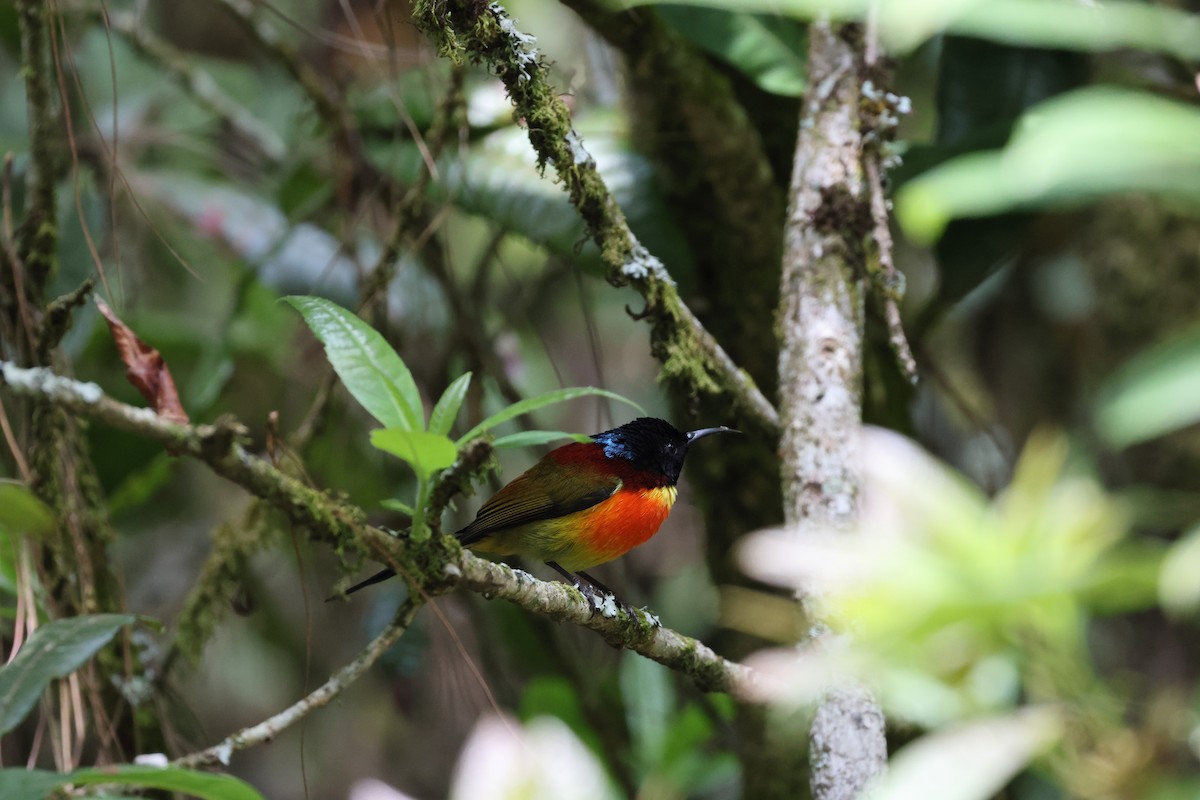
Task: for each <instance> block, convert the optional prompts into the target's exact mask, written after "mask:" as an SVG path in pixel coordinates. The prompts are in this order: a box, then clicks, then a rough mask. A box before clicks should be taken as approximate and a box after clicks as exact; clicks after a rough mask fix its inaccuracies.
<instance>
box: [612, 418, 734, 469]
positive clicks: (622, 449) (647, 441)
mask: <svg viewBox="0 0 1200 800" xmlns="http://www.w3.org/2000/svg"><path fill="white" fill-rule="evenodd" d="M713 433H737V431H735V430H733V429H732V428H702V429H701V430H698V431H688V432H687V433H684V432H683V431H681V430H678V429H677V428H676V427H675V426H674V425H672V424H671V423H669V422H667V421H666V420H661V419H655V418H654V417H639V418H638V419H635V420H634V421H633V422H626V423H625V424H624V425H622V426H621V427H619V428H613V429H612V430H611V431H605V432H604V433H597V434H596V435H595V436H593V437H592V439H593V441H595V442H596V443H597V444H599V445H601V446H603V447H604V455H606V456H608V457H609V458H624V459H627V460H629V461H632V462H633V465H634V466H635V467H637V468H638V469H641V470H647V471H650V472H654V473H658V474H661V475H663V476H664V477H666V479H667V484H668V485H671V486H673V485H675V482H676V481H678V480H679V472H680V470H682V469H683V459H684V457H685V456H686V455H687V451H688V448H689V447H691V445H692V443H693V442H695V441H696V440H697V439H702V438H704V437H705V436H708V435H710V434H713Z"/></svg>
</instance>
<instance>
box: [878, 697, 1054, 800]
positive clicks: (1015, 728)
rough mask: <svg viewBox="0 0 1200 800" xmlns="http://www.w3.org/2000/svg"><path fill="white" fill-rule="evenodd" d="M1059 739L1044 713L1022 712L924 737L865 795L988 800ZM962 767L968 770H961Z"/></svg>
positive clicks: (886, 799) (881, 799)
mask: <svg viewBox="0 0 1200 800" xmlns="http://www.w3.org/2000/svg"><path fill="white" fill-rule="evenodd" d="M1061 735H1062V721H1061V719H1060V718H1059V715H1058V713H1057V712H1055V711H1053V710H1050V709H1048V708H1027V709H1024V710H1022V711H1018V712H1016V713H1014V714H1009V715H1007V716H1003V717H995V718H992V719H984V720H980V721H978V722H971V723H968V724H966V725H962V726H959V727H957V728H950V729H947V730H943V731H940V732H938V733H932V734H928V735H926V736H923V737H921V738H920V739H918V740H916V741H915V742H913V743H912V744H909V745H907V746H905V747H904V748H902V749H901V750H900V751H899V752H898V753H897V754H896V756H895V757H894V758H893V759H892V761H891V764H889V766H888V771H887V773H885V774H884V775H883V777H882V779H881V780H880V781H879V782H878V783H877V784H876V785H875V787H874V790H873V791H868V796H869V797H870V798H871V800H988V798H991V797H994V796H995V794H996V792H998V791H1000V789H1001V788H1003V787H1004V784H1006V783H1008V782H1009V781H1010V780H1012V777H1013V776H1014V775H1016V774H1017V772H1019V771H1020V770H1021V769H1022V768H1023V767H1024V766H1025V765H1026V764H1028V763H1029V761H1030V760H1031V759H1032V758H1034V757H1035V756H1037V755H1038V754H1039V753H1041V752H1042V751H1043V750H1045V749H1047V748H1048V747H1049V746H1050V745H1051V744H1053V743H1054V742H1055V741H1057V740H1058V738H1059V737H1060V736H1061ZM968 764H969V765H970V769H964V768H963V766H964V765H968ZM934 776H936V777H934Z"/></svg>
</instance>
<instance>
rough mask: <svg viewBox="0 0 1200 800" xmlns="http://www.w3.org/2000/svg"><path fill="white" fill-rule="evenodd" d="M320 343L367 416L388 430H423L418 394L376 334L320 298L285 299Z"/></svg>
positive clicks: (399, 362)
mask: <svg viewBox="0 0 1200 800" xmlns="http://www.w3.org/2000/svg"><path fill="white" fill-rule="evenodd" d="M284 299H285V300H287V301H288V302H289V303H291V304H292V306H293V307H294V308H295V309H296V310H297V311H299V312H300V314H301V315H302V316H303V317H304V321H305V322H306V323H308V327H309V328H311V329H312V332H313V334H314V335H315V336H316V337H317V339H319V340H320V341H321V343H322V344H323V345H325V354H326V355H327V356H328V357H329V363H330V364H331V365H333V369H334V371H336V372H337V374H338V377H339V378H341V379H342V383H344V384H346V389H348V390H349V391H350V394H352V395H353V396H354V399H355V400H357V401H358V402H359V403H360V404H361V405H362V407H363V408H365V409H366V410H367V411H368V412H369V413H370V414H371V416H373V417H375V419H377V420H379V421H380V422H381V423H383V425H385V426H386V427H388V428H404V429H407V430H424V428H425V408H424V406H422V405H421V393H420V392H419V391H418V390H417V384H416V382H415V381H413V377H412V373H410V372H409V371H408V367H407V366H405V364H404V361H402V360H401V358H400V356H399V355H397V353H396V351H395V350H393V349H392V346H391V345H390V344H388V343H387V341H386V340H385V339H384V338H383V337H382V336H380V335H379V332H378V331H376V330H375V329H374V328H372V327H371V326H370V325H368V324H367V323H365V322H363V321H362V320H361V319H359V318H358V317H356V316H355V315H354V314H351V313H350V312H349V311H347V310H346V309H344V308H342V307H341V306H339V305H337V304H336V303H331V302H330V301H328V300H325V299H323V298H320V297H305V296H296V295H293V296H291V297H285V298H284Z"/></svg>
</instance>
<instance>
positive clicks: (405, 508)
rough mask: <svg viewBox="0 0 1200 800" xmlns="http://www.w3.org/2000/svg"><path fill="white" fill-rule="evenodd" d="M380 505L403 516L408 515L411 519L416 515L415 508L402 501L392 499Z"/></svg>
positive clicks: (383, 501) (381, 502)
mask: <svg viewBox="0 0 1200 800" xmlns="http://www.w3.org/2000/svg"><path fill="white" fill-rule="evenodd" d="M379 505H381V506H383V507H384V508H386V509H387V510H388V511H399V512H400V513H401V514H407V515H408V516H410V517H411V516H412V515H413V514H414V513H416V512H415V511H414V510H413V507H412V506H410V505H409V504H408V503H404V502H401V501H399V500H396V499H393V498H391V497H389V498H387V499H386V500H382V501H380V503H379Z"/></svg>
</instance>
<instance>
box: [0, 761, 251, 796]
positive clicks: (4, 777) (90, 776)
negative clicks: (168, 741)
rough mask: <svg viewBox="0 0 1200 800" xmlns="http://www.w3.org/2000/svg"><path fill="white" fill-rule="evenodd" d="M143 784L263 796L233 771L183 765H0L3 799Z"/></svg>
mask: <svg viewBox="0 0 1200 800" xmlns="http://www.w3.org/2000/svg"><path fill="white" fill-rule="evenodd" d="M69 784H73V785H76V786H95V785H98V784H104V785H108V784H113V785H117V786H142V787H146V788H150V789H165V790H166V791H171V792H180V793H183V794H186V795H188V796H189V797H199V798H201V800H263V797H262V795H261V794H259V793H258V792H257V791H256V790H255V789H254V787H252V786H251V785H250V784H248V783H245V782H244V781H241V780H238V779H237V778H235V777H233V776H232V775H218V774H215V773H211V772H198V771H196V770H190V769H183V768H181V767H151V766H142V765H140V764H112V765H109V766H104V767H85V768H83V769H77V770H75V771H74V772H48V771H46V770H40V769H19V768H9V769H0V797H3V798H4V800H44V798H45V797H46V796H47V795H49V794H50V793H51V792H52V791H54V790H55V789H57V788H60V787H62V786H67V785H69Z"/></svg>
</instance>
